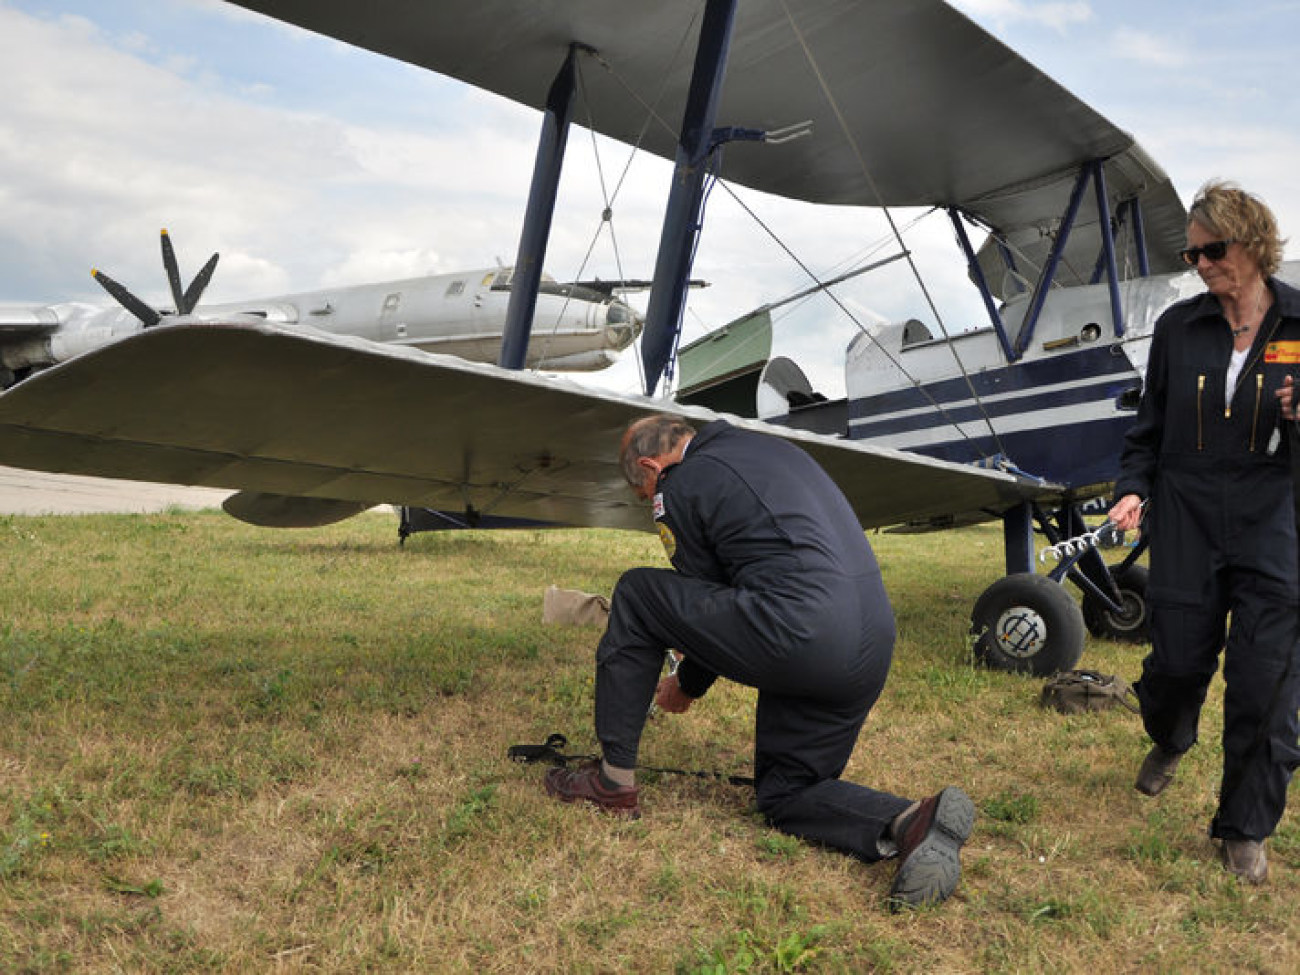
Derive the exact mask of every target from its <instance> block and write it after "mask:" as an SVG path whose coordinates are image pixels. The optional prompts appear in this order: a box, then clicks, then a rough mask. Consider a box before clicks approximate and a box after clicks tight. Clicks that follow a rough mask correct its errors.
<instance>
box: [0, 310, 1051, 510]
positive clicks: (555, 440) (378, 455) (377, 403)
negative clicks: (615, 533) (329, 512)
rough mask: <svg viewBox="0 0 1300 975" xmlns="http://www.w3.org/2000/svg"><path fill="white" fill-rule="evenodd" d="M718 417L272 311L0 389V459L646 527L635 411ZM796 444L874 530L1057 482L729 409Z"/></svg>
mask: <svg viewBox="0 0 1300 975" xmlns="http://www.w3.org/2000/svg"><path fill="white" fill-rule="evenodd" d="M665 410H667V411H672V412H675V413H680V414H682V415H684V416H687V417H688V418H691V419H694V420H697V421H707V420H708V419H710V418H712V416H713V414H711V413H708V412H707V411H703V410H698V409H690V408H683V407H679V406H675V405H671V404H665V403H663V402H661V401H658V400H650V399H646V398H643V397H622V396H615V395H612V394H607V393H601V392H596V391H593V390H589V389H585V388H583V387H581V386H578V385H576V384H573V383H570V382H567V381H562V380H552V379H547V378H543V377H538V376H534V375H531V374H527V373H516V372H509V371H507V370H502V369H499V368H497V367H495V366H488V365H479V364H474V363H467V362H464V361H462V360H459V359H455V358H453V357H449V356H437V355H431V354H427V353H421V352H417V351H414V350H409V349H396V348H392V347H388V346H381V345H378V344H375V343H372V342H366V341H364V340H361V339H353V338H346V337H339V336H331V335H325V334H323V333H314V332H306V331H304V330H302V329H289V328H285V327H282V326H277V325H274V324H268V323H252V324H249V323H238V324H213V323H205V322H192V323H181V324H173V325H161V326H159V327H157V328H152V329H149V330H147V331H143V332H141V333H139V334H137V335H135V336H133V337H131V338H127V339H124V340H122V341H119V342H116V343H113V344H111V345H108V346H105V347H104V348H101V349H99V350H96V351H94V352H89V353H86V354H85V355H81V356H78V357H77V358H75V359H73V360H71V361H69V362H66V363H64V364H62V365H59V366H55V367H53V368H51V369H48V370H46V371H44V372H42V373H40V374H38V375H36V376H33V377H32V378H30V379H28V380H26V381H24V382H22V383H19V384H18V385H17V386H15V387H13V388H12V389H10V390H8V391H7V392H5V393H4V394H2V395H0V464H7V465H11V466H15V467H26V468H32V469H35V470H45V471H58V472H64V473H75V474H94V475H100V476H106V477H126V478H132V479H137V480H149V481H161V482H166V483H174V484H195V485H205V486H209V487H224V488H240V489H244V490H250V491H260V492H266V493H269V494H279V495H289V496H302V497H309V498H328V499H339V500H344V501H357V502H365V503H368V504H381V503H394V504H406V505H413V506H424V507H430V508H440V509H452V510H464V509H465V508H466V507H467V506H471V505H472V506H473V508H474V509H475V510H477V511H478V512H480V513H482V514H494V515H502V516H515V517H523V518H532V519H537V520H541V521H546V522H554V523H559V524H569V525H588V526H604V527H620V528H637V529H644V528H647V527H648V526H649V515H648V513H647V512H646V510H645V508H644V506H642V505H641V504H639V503H637V502H636V501H635V500H634V499H633V496H632V493H631V491H630V490H629V489H628V488H627V486H626V484H625V483H624V481H623V478H622V475H621V473H620V471H619V467H618V461H617V451H618V443H619V439H620V437H621V435H622V432H623V430H624V429H625V428H626V426H627V424H628V423H630V422H631V421H632V420H634V419H636V418H637V417H638V416H643V415H646V414H649V413H654V412H662V411H665ZM734 422H736V423H738V424H741V425H745V426H750V427H752V428H754V429H757V430H761V431H764V432H767V433H771V434H774V435H778V436H783V437H787V438H788V439H791V440H795V441H796V442H798V443H800V444H801V445H803V446H804V447H805V448H806V449H807V450H808V451H809V452H810V453H812V454H813V456H814V457H816V458H817V460H819V461H820V462H821V463H822V465H823V466H824V467H825V468H826V469H827V471H828V472H829V473H830V474H831V476H832V477H834V478H835V479H836V481H837V482H838V483H839V484H840V485H841V487H842V488H843V489H844V490H845V493H846V494H847V495H848V497H849V499H850V501H851V502H852V504H853V505H854V508H855V510H856V511H857V513H858V516H859V518H860V519H861V520H862V523H863V526H864V527H874V526H880V525H889V524H895V523H898V522H902V521H908V520H913V519H922V518H930V517H935V516H941V515H947V514H953V513H964V512H970V511H981V512H985V513H988V514H993V513H996V512H1000V511H1002V510H1004V509H1005V508H1007V507H1008V506H1009V505H1011V504H1013V503H1015V502H1017V501H1018V500H1021V499H1026V498H1037V497H1043V496H1047V495H1049V494H1051V493H1052V488H1051V487H1050V486H1049V487H1046V488H1045V487H1042V486H1039V485H1035V484H1031V483H1029V482H1025V481H1021V480H1017V479H1015V478H1013V477H1010V476H1008V475H1005V474H1000V473H995V472H990V471H981V470H976V469H974V468H970V467H965V466H962V465H956V464H947V463H943V462H940V461H934V460H930V459H928V458H923V457H918V456H916V455H914V454H906V453H903V452H901V451H893V450H884V449H880V448H871V447H866V446H863V445H858V444H854V443H851V442H849V441H843V440H837V439H834V438H828V437H819V436H816V435H813V434H803V433H800V432H799V431H789V430H782V429H780V428H777V427H772V426H768V425H766V424H763V423H760V422H757V421H742V420H736V421H734Z"/></svg>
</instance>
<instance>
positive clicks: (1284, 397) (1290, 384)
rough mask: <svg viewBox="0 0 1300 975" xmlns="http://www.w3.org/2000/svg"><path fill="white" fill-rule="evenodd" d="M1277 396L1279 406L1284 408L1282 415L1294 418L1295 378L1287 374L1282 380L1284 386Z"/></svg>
mask: <svg viewBox="0 0 1300 975" xmlns="http://www.w3.org/2000/svg"><path fill="white" fill-rule="evenodd" d="M1273 395H1274V396H1276V397H1277V402H1278V406H1279V407H1280V408H1281V410H1282V417H1283V418H1284V419H1287V420H1294V419H1295V418H1296V417H1295V380H1294V379H1292V378H1291V377H1290V376H1287V377H1286V378H1285V379H1283V380H1282V388H1281V389H1279V390H1277V391H1276V392H1275V393H1274V394H1273Z"/></svg>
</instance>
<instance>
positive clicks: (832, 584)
mask: <svg viewBox="0 0 1300 975" xmlns="http://www.w3.org/2000/svg"><path fill="white" fill-rule="evenodd" d="M654 509H655V510H654V517H655V521H656V523H657V526H658V528H659V533H660V536H661V537H662V538H663V541H664V545H665V548H666V549H667V551H668V555H669V558H670V559H671V561H672V564H673V566H674V567H675V569H676V571H673V570H670V569H648V568H647V569H632V570H630V571H628V572H626V573H625V574H624V575H623V577H622V578H621V579H620V580H619V583H618V586H617V587H616V588H615V590H614V596H613V600H612V603H611V607H610V619H609V627H608V629H607V630H606V633H605V636H604V637H603V638H602V639H601V641H600V645H599V647H598V648H597V651H596V661H597V669H596V734H597V736H598V737H599V738H600V742H601V746H602V748H603V750H604V756H605V759H606V761H608V762H609V763H610V764H611V765H615V766H622V767H625V768H630V767H632V766H634V765H635V764H636V758H637V747H638V745H639V743H640V739H641V731H642V728H643V727H644V724H645V720H646V713H647V709H648V707H649V704H650V702H651V700H652V698H653V696H654V692H655V686H656V683H657V681H658V678H659V673H660V669H661V667H662V665H663V662H664V652H665V649H666V648H669V647H672V648H675V649H677V650H679V651H680V652H681V653H683V654H685V657H686V659H685V660H684V661H683V662H682V664H681V666H680V668H679V670H678V680H679V682H680V684H681V687H682V690H683V691H684V692H685V693H686V694H688V695H690V696H692V697H699V696H701V695H702V694H704V692H705V691H707V690H708V688H709V686H710V685H711V684H712V683H713V681H714V679H715V678H716V677H718V676H722V677H726V678H728V679H730V680H734V681H737V682H739V683H741V684H746V685H749V686H751V687H756V688H758V692H759V694H758V711H757V716H756V722H755V724H756V728H755V743H754V775H755V782H756V789H757V794H758V807H759V809H760V811H761V812H763V813H764V815H765V816H766V817H767V819H768V821H769V822H770V823H771V824H772V825H774V826H776V827H777V828H778V829H781V830H783V831H785V832H787V833H792V834H794V835H796V836H801V837H804V838H806V839H809V840H812V841H814V842H817V843H821V844H825V845H827V846H832V847H836V848H838V849H841V850H845V851H847V852H849V853H852V854H855V855H856V856H858V857H861V858H862V859H864V860H877V859H880V858H881V857H882V856H884V855H887V854H888V853H889V852H892V850H891V849H890V845H889V843H888V841H887V840H886V841H883V847H882V837H883V836H885V835H886V834H887V830H888V827H889V823H890V821H891V820H892V819H893V818H894V817H895V816H897V815H898V814H899V813H900V812H902V811H903V810H904V809H906V808H907V806H908V805H909V804H910V803H909V800H907V799H902V798H899V797H897V796H893V795H889V794H887V793H882V792H876V791H874V790H872V789H867V788H864V787H863V786H859V785H854V784H852V783H850V782H844V781H841V780H840V779H839V775H840V773H841V772H843V770H844V766H845V764H846V763H847V762H848V760H849V755H850V754H851V753H852V751H853V746H854V743H855V742H856V740H857V737H858V732H859V730H860V729H861V727H862V723H863V721H865V720H866V717H867V712H868V711H869V710H870V709H871V706H872V704H874V703H875V701H876V698H877V697H878V696H879V695H880V691H881V688H882V687H883V686H884V683H885V677H886V675H887V674H888V672H889V663H890V659H891V656H892V652H893V645H894V617H893V612H892V610H891V609H890V606H889V600H888V598H887V597H886V595H885V589H884V585H883V584H882V582H881V578H880V569H879V567H878V566H877V564H876V559H875V555H874V554H873V553H872V551H871V546H870V545H869V544H868V542H867V539H866V536H865V535H864V534H863V532H862V528H861V526H860V525H859V524H858V521H857V519H856V518H855V517H854V515H853V511H852V509H851V508H850V507H849V505H848V502H847V501H846V500H845V499H844V496H843V495H842V494H841V493H840V490H839V488H837V487H836V486H835V484H834V483H833V482H832V481H831V479H830V478H829V477H827V475H826V474H825V472H824V471H822V469H821V468H820V467H819V466H818V465H817V464H816V462H815V461H813V460H812V458H810V457H809V456H808V455H807V454H806V453H804V452H803V451H802V450H800V449H799V448H798V447H796V446H794V445H792V444H789V443H786V442H784V441H782V440H778V439H775V438H771V437H766V436H762V435H760V434H756V433H751V432H747V431H744V430H739V429H736V428H734V427H731V426H729V425H727V424H726V423H725V422H723V421H715V422H713V423H710V424H708V425H707V426H705V427H704V428H703V429H702V430H700V431H699V433H698V434H697V435H696V436H695V437H694V438H693V439H692V440H691V442H690V444H689V446H688V448H687V450H686V455H685V457H684V458H683V460H682V462H681V463H679V464H676V465H673V466H672V467H669V468H668V469H666V470H665V471H664V472H663V474H662V475H661V476H660V479H659V484H658V491H657V493H656V495H655V499H654Z"/></svg>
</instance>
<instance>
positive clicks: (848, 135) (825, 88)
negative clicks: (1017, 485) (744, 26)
mask: <svg viewBox="0 0 1300 975" xmlns="http://www.w3.org/2000/svg"><path fill="white" fill-rule="evenodd" d="M781 9H782V10H783V11H784V13H785V16H786V20H787V22H788V23H789V24H790V29H791V31H792V32H793V33H794V36H795V38H796V39H797V40H798V42H799V46H800V48H801V49H802V50H803V52H804V57H805V58H806V59H807V61H808V66H809V67H810V68H811V69H812V72H813V74H814V75H815V76H816V78H817V84H818V85H819V86H820V88H821V90H822V94H823V95H824V96H825V97H826V99H827V101H828V102H829V104H830V106H831V110H832V111H833V112H834V113H835V119H836V121H837V122H838V124H839V128H840V132H841V134H842V135H843V136H844V138H845V139H846V140H847V141H848V143H849V145H850V146H852V147H853V154H854V155H855V156H856V157H857V161H858V167H859V169H860V170H861V172H862V176H863V178H864V179H865V180H866V181H867V184H868V185H869V186H870V187H871V191H872V193H873V194H874V195H875V198H876V202H877V205H878V206H879V207H880V209H881V211H882V212H883V213H884V216H885V219H886V220H887V221H888V223H889V226H890V229H891V230H892V231H893V233H894V236H895V238H896V239H897V240H898V244H899V247H900V248H901V249H903V250H907V247H906V245H905V244H904V242H903V239H902V235H901V233H900V232H899V230H898V226H897V224H896V223H895V221H894V215H893V213H892V212H891V210H890V208H889V207H887V206H886V205H885V203H884V200H883V198H882V197H881V194H880V190H879V189H878V188H877V186H876V182H875V180H874V179H873V178H872V175H871V171H870V169H869V168H868V167H867V163H866V159H865V158H864V157H863V155H862V150H861V147H860V146H859V145H858V143H857V140H856V139H855V138H854V137H853V132H852V130H851V129H850V128H849V126H848V123H847V121H846V120H845V118H844V113H843V111H842V110H841V108H840V105H839V101H838V100H837V99H836V97H835V94H834V93H833V92H832V91H831V89H830V86H829V85H828V84H827V83H826V78H825V75H824V74H823V73H822V70H821V67H820V65H819V64H818V63H817V59H816V58H815V57H814V56H813V53H812V50H811V48H809V46H808V42H807V39H806V38H805V37H804V35H803V32H802V31H801V30H800V29H799V25H798V24H797V23H795V19H794V15H793V14H792V13H791V12H790V7H789V4H788V3H787V2H786V0H781ZM907 263H908V266H909V267H910V268H911V270H912V276H913V277H914V278H915V279H916V283H917V286H918V287H919V288H920V289H921V293H922V295H924V297H925V301H926V304H927V306H928V307H929V309H930V314H932V315H933V316H934V320H935V322H936V324H938V326H939V330H940V331H941V332H942V333H943V336H944V338H945V339H947V346H948V349H949V351H950V352H951V353H952V357H953V361H954V362H956V364H957V368H958V370H959V371H960V372H961V375H962V379H963V380H964V381H965V383H966V388H967V390H968V391H969V392H970V395H971V398H972V400H973V401H974V403H975V405H976V406H977V407H978V409H979V411H980V416H981V418H982V419H983V420H984V424H985V426H987V427H988V431H989V435H990V436H991V437H992V438H993V442H994V444H995V445H996V447H997V450H998V452H999V453H1001V454H1004V455H1005V454H1006V450H1005V448H1004V447H1003V445H1002V440H1001V438H1000V437H999V436H998V432H997V430H996V429H995V428H994V426H993V420H992V418H991V417H990V416H989V414H988V411H987V410H986V409H985V407H984V402H983V400H982V399H981V398H980V395H979V392H978V391H977V390H976V389H975V384H974V382H973V381H972V380H971V377H970V373H969V372H968V371H967V369H966V364H965V363H964V362H962V359H961V355H960V353H959V352H958V351H957V348H956V346H955V345H954V344H953V341H952V336H951V335H950V334H949V333H948V327H947V325H946V324H945V323H944V320H943V316H942V315H941V314H940V313H939V309H938V307H937V306H936V304H935V301H934V298H933V296H932V295H931V294H930V289H929V288H928V287H927V286H926V283H925V279H924V278H923V277H922V276H921V272H920V270H919V269H918V268H917V266H916V262H915V261H914V260H913V259H912V257H911V255H910V254H909V255H908V258H907ZM866 334H867V335H868V337H869V338H870V340H871V341H872V343H874V344H875V345H876V347H877V348H880V349H881V350H882V351H884V350H883V346H881V344H880V342H879V341H878V340H877V339H876V337H875V336H874V335H872V334H871V333H870V331H866ZM891 361H892V357H891ZM904 375H907V374H906V372H905V373H904ZM908 379H909V380H910V381H911V382H912V383H913V384H914V385H917V384H916V380H915V379H913V378H912V377H911V376H908ZM917 390H918V391H919V392H922V393H924V392H925V391H924V390H923V389H922V388H921V387H920V386H919V385H917ZM928 398H929V399H930V401H931V402H932V403H935V400H934V399H933V397H928ZM935 405H936V406H937V405H938V404H937V403H935ZM944 416H945V418H947V419H948V422H950V423H952V424H953V426H954V427H955V428H956V429H957V431H958V432H959V433H961V434H962V436H963V437H965V436H966V434H965V431H963V430H962V428H961V427H960V426H959V425H958V424H956V423H955V422H954V421H953V420H952V419H951V418H950V417H947V414H946V413H945V414H944ZM967 439H969V438H967Z"/></svg>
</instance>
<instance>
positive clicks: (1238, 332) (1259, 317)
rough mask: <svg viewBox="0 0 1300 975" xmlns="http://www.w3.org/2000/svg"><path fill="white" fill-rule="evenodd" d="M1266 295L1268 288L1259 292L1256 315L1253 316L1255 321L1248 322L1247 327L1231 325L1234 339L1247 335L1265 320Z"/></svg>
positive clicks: (1229, 326)
mask: <svg viewBox="0 0 1300 975" xmlns="http://www.w3.org/2000/svg"><path fill="white" fill-rule="evenodd" d="M1266 294H1268V288H1267V287H1263V288H1261V289H1260V291H1259V300H1258V301H1256V302H1255V313H1254V314H1253V315H1252V316H1251V317H1252V318H1253V319H1254V321H1253V322H1247V323H1246V324H1245V325H1233V324H1231V323H1229V325H1228V328H1229V329H1230V330H1231V331H1232V337H1233V338H1238V337H1239V336H1242V335H1245V334H1246V333H1247V332H1249V331H1250V330H1251V329H1253V328H1254V327H1255V326H1256V325H1258V324H1259V323H1260V322H1262V321H1263V320H1264V295H1266Z"/></svg>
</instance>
